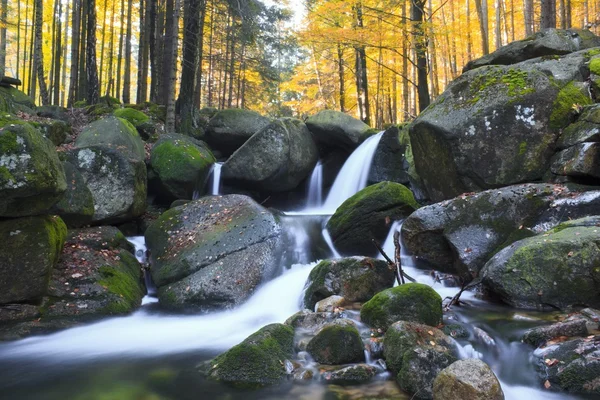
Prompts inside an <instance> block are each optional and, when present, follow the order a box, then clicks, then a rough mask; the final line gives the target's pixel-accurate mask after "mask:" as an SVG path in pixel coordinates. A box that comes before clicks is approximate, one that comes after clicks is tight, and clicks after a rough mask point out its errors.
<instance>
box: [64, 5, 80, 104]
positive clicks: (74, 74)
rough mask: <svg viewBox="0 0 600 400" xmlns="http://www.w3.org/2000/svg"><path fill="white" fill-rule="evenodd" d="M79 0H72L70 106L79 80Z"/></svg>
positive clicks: (75, 96)
mask: <svg viewBox="0 0 600 400" xmlns="http://www.w3.org/2000/svg"><path fill="white" fill-rule="evenodd" d="M80 7H81V0H73V23H72V29H71V37H72V42H71V74H70V77H69V100H68V101H67V105H68V107H72V106H73V104H74V103H75V101H76V100H75V99H76V98H77V86H78V82H79V76H78V74H79V29H80V28H79V25H80V15H81V14H80Z"/></svg>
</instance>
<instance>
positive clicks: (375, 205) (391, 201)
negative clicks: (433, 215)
mask: <svg viewBox="0 0 600 400" xmlns="http://www.w3.org/2000/svg"><path fill="white" fill-rule="evenodd" d="M417 208H419V205H418V203H417V202H416V201H415V198H414V196H413V194H412V192H411V191H410V190H409V189H408V188H407V187H405V186H403V185H401V184H399V183H393V182H381V183H377V184H375V185H371V186H368V187H366V188H365V189H363V190H361V191H360V192H358V193H356V194H355V195H354V196H352V197H350V198H349V199H347V200H346V201H344V202H343V203H342V205H341V206H339V207H338V209H337V210H336V211H335V214H333V216H332V217H331V219H330V220H329V221H328V222H327V230H328V231H329V234H330V235H331V239H332V240H333V244H334V245H335V248H336V249H337V250H338V251H339V252H340V253H341V254H344V255H361V254H367V255H370V254H372V255H374V254H375V251H376V249H375V248H374V247H373V244H372V242H371V240H372V239H375V240H376V241H377V242H379V243H383V241H384V240H385V238H386V236H387V235H388V233H389V230H390V223H391V221H397V220H401V219H404V218H406V217H408V216H409V215H410V214H411V213H412V212H413V211H414V210H416V209H417Z"/></svg>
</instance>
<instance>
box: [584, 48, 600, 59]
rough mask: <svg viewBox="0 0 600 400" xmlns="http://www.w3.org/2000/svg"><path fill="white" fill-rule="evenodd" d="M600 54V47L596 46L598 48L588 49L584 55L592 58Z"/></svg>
mask: <svg viewBox="0 0 600 400" xmlns="http://www.w3.org/2000/svg"><path fill="white" fill-rule="evenodd" d="M599 54H600V49H599V48H596V49H591V50H588V51H586V52H585V55H584V56H585V57H586V58H592V57H594V56H597V55H599Z"/></svg>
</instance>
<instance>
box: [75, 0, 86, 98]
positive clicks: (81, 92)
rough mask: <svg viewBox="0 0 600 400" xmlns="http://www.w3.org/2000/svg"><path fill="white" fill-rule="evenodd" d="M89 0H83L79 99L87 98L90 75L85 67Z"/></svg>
mask: <svg viewBox="0 0 600 400" xmlns="http://www.w3.org/2000/svg"><path fill="white" fill-rule="evenodd" d="M87 9H88V0H83V1H82V2H81V16H80V18H81V38H80V39H79V54H80V56H79V72H78V76H79V86H78V88H77V100H87V99H86V96H87V95H88V86H87V84H88V77H87V71H86V69H85V61H86V57H87V56H86V54H87V52H86V50H87V37H86V35H87V31H88V28H87V26H88V18H87V13H88V10H87Z"/></svg>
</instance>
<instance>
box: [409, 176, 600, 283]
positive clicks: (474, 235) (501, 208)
mask: <svg viewBox="0 0 600 400" xmlns="http://www.w3.org/2000/svg"><path fill="white" fill-rule="evenodd" d="M582 189H585V188H581V187H577V186H573V185H566V186H565V185H549V184H525V185H516V186H509V187H506V188H501V189H493V190H488V191H485V192H481V193H477V194H464V195H462V196H459V197H457V198H455V199H452V200H449V201H444V202H441V203H437V204H433V205H430V206H426V207H422V208H420V209H419V210H417V211H416V212H415V213H413V214H412V215H411V216H409V217H408V218H407V219H406V220H405V221H404V223H403V225H402V237H403V239H404V245H405V246H406V248H407V249H408V251H410V252H411V254H413V255H415V256H417V257H418V259H419V260H420V262H421V263H425V264H426V266H427V267H431V268H434V269H436V270H439V271H443V272H448V273H452V274H458V275H461V276H463V277H464V278H466V279H472V278H473V277H477V276H479V272H480V271H481V268H483V266H484V265H485V263H486V262H487V261H489V259H490V258H492V256H493V255H494V254H496V253H497V252H498V251H500V250H501V249H503V248H504V247H506V246H509V245H510V244H511V243H513V242H515V241H517V240H520V239H524V238H526V237H530V236H534V235H535V234H537V233H541V232H543V231H545V230H548V229H550V228H552V227H554V226H556V225H558V224H559V223H560V222H561V221H563V220H565V219H569V218H573V219H576V218H581V217H584V216H588V215H593V214H596V213H597V208H596V207H598V206H600V197H599V196H600V192H597V191H591V192H580V191H579V190H582Z"/></svg>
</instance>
